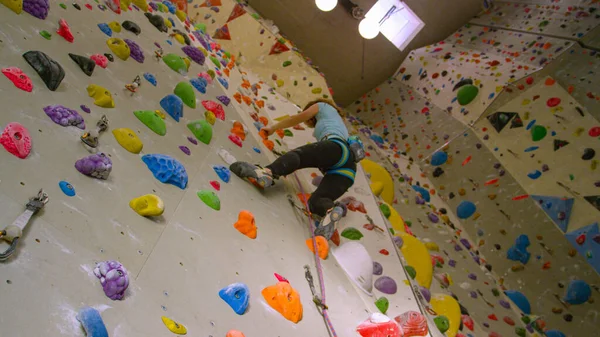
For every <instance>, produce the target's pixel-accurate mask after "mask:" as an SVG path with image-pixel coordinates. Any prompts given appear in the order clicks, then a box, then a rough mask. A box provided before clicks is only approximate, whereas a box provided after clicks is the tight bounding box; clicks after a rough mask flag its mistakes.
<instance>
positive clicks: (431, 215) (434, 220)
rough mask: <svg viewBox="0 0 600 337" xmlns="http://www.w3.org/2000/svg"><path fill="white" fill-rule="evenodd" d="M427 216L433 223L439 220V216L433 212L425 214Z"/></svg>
mask: <svg viewBox="0 0 600 337" xmlns="http://www.w3.org/2000/svg"><path fill="white" fill-rule="evenodd" d="M427 217H428V218H429V221H431V222H433V223H438V222H439V221H440V218H438V216H437V215H435V214H434V213H429V214H427Z"/></svg>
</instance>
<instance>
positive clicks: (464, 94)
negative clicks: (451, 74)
mask: <svg viewBox="0 0 600 337" xmlns="http://www.w3.org/2000/svg"><path fill="white" fill-rule="evenodd" d="M478 94H479V88H477V87H476V86H474V85H472V84H468V85H464V86H462V87H461V88H460V89H459V90H458V94H457V95H456V97H457V98H458V104H460V105H467V104H469V103H471V102H473V100H474V99H475V97H477V95H478Z"/></svg>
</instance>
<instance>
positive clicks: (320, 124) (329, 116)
mask: <svg viewBox="0 0 600 337" xmlns="http://www.w3.org/2000/svg"><path fill="white" fill-rule="evenodd" d="M317 105H318V106H319V112H318V113H317V114H316V115H315V117H316V119H317V124H316V125H315V131H314V132H313V136H314V137H315V138H316V139H317V140H318V141H321V140H323V138H325V137H326V136H330V138H331V137H332V136H333V137H338V138H341V139H342V140H344V141H346V139H348V129H347V128H346V125H345V124H344V120H343V119H342V117H340V115H339V114H338V112H337V110H336V109H335V108H334V107H332V106H331V105H329V104H327V103H317Z"/></svg>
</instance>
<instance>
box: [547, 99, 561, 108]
mask: <svg viewBox="0 0 600 337" xmlns="http://www.w3.org/2000/svg"><path fill="white" fill-rule="evenodd" d="M560 102H561V99H560V98H558V97H552V98H550V99H548V101H547V102H546V104H547V105H548V106H549V107H551V108H554V107H555V106H557V105H559V104H560Z"/></svg>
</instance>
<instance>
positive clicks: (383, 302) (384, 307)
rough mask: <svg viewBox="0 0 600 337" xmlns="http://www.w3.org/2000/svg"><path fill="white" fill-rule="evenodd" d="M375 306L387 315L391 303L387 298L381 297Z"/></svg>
mask: <svg viewBox="0 0 600 337" xmlns="http://www.w3.org/2000/svg"><path fill="white" fill-rule="evenodd" d="M375 306H376V307H377V309H379V311H381V313H382V314H384V315H385V313H386V312H387V311H388V309H389V307H390V301H388V299H387V298H385V297H380V298H379V299H378V300H377V301H375Z"/></svg>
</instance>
